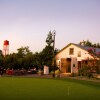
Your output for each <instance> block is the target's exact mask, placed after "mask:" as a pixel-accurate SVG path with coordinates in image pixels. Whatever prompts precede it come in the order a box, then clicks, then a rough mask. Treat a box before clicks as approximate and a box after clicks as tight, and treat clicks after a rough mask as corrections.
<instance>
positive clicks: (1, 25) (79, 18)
mask: <svg viewBox="0 0 100 100" xmlns="http://www.w3.org/2000/svg"><path fill="white" fill-rule="evenodd" d="M50 30H51V31H53V30H56V42H55V47H56V48H57V49H62V48H63V47H64V46H66V45H67V44H69V43H79V42H80V41H82V40H90V41H91V42H93V43H98V42H99V43H100V0H0V49H1V50H2V49H3V42H4V40H9V42H10V46H9V50H10V53H12V52H16V50H17V49H18V48H20V47H21V46H29V49H30V50H31V51H32V52H33V53H34V52H36V51H38V52H40V51H42V49H43V48H44V47H45V45H46V42H45V40H46V37H47V34H48V33H49V31H50Z"/></svg>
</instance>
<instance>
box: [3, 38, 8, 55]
mask: <svg viewBox="0 0 100 100" xmlns="http://www.w3.org/2000/svg"><path fill="white" fill-rule="evenodd" d="M3 54H4V55H7V54H9V41H8V40H5V41H4V43H3Z"/></svg>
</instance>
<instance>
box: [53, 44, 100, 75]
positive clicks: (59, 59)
mask: <svg viewBox="0 0 100 100" xmlns="http://www.w3.org/2000/svg"><path fill="white" fill-rule="evenodd" d="M89 49H91V50H93V52H95V53H98V52H99V53H100V48H93V47H88V46H83V45H79V44H74V43H70V44H68V45H67V46H66V47H64V48H63V49H62V50H60V51H59V52H58V54H57V55H56V56H55V59H56V64H57V66H58V67H59V68H60V70H61V72H62V73H73V72H74V73H77V72H78V69H79V68H81V66H82V63H83V61H84V63H85V64H87V61H88V60H90V59H93V57H92V56H91V55H90V54H89V52H88V50H89Z"/></svg>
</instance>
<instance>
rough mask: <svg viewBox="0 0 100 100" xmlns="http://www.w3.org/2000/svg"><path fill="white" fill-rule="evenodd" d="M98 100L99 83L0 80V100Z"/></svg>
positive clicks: (32, 79)
mask: <svg viewBox="0 0 100 100" xmlns="http://www.w3.org/2000/svg"><path fill="white" fill-rule="evenodd" d="M74 99H75V100H99V99H100V83H98V82H89V81H82V80H81V81H79V80H72V79H41V78H18V77H1V78H0V100H74Z"/></svg>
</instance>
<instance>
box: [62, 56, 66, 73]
mask: <svg viewBox="0 0 100 100" xmlns="http://www.w3.org/2000/svg"><path fill="white" fill-rule="evenodd" d="M66 67H67V60H66V58H61V72H62V73H66Z"/></svg>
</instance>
